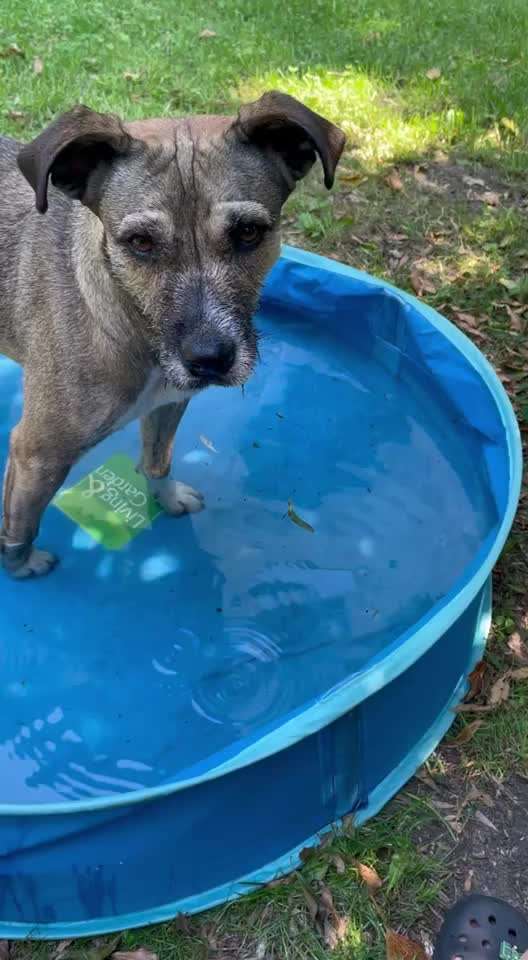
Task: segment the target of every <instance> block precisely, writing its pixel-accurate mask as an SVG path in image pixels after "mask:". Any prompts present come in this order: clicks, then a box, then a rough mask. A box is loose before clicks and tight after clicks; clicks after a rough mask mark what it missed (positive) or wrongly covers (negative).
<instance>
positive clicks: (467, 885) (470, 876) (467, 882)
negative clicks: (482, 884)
mask: <svg viewBox="0 0 528 960" xmlns="http://www.w3.org/2000/svg"><path fill="white" fill-rule="evenodd" d="M474 872H475V871H474V870H469V871H468V874H467V877H466V879H465V880H464V893H471V888H472V887H473V874H474Z"/></svg>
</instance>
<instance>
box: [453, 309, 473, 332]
mask: <svg viewBox="0 0 528 960" xmlns="http://www.w3.org/2000/svg"><path fill="white" fill-rule="evenodd" d="M453 313H454V315H455V317H456V319H457V321H458V323H460V325H461V326H462V327H466V328H467V327H470V328H471V329H472V330H476V329H477V327H478V322H479V321H478V318H477V317H474V316H473V314H472V313H465V312H464V311H463V310H453Z"/></svg>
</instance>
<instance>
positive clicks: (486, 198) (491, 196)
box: [480, 190, 501, 207]
mask: <svg viewBox="0 0 528 960" xmlns="http://www.w3.org/2000/svg"><path fill="white" fill-rule="evenodd" d="M480 199H481V200H482V201H483V202H484V203H487V205H488V207H500V204H501V198H500V197H499V194H498V193H495V191H494V190H486V191H485V192H484V193H483V194H482V196H481V197H480Z"/></svg>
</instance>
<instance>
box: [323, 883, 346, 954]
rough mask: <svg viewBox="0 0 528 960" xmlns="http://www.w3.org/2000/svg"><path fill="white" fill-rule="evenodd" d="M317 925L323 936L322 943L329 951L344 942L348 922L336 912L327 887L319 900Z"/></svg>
mask: <svg viewBox="0 0 528 960" xmlns="http://www.w3.org/2000/svg"><path fill="white" fill-rule="evenodd" d="M317 924H318V926H319V929H320V931H321V933H322V936H323V941H324V943H325V945H326V946H327V947H328V948H329V950H335V948H336V947H337V946H338V945H339V944H340V943H341V942H342V941H343V940H344V938H345V936H346V932H347V928H348V920H347V918H346V917H342V916H340V915H339V913H338V912H337V910H336V908H335V905H334V900H333V897H332V894H331V892H330V890H329V889H328V887H323V888H322V890H321V894H320V898H319V907H318V912H317Z"/></svg>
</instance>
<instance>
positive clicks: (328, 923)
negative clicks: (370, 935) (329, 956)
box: [323, 915, 348, 950]
mask: <svg viewBox="0 0 528 960" xmlns="http://www.w3.org/2000/svg"><path fill="white" fill-rule="evenodd" d="M347 930H348V920H347V918H346V917H340V916H338V915H336V916H335V917H333V918H332V919H327V920H325V923H324V932H323V940H324V942H325V945H326V946H327V947H328V949H329V950H335V949H336V947H338V946H339V944H340V943H342V941H343V940H344V939H345V937H346V934H347Z"/></svg>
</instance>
